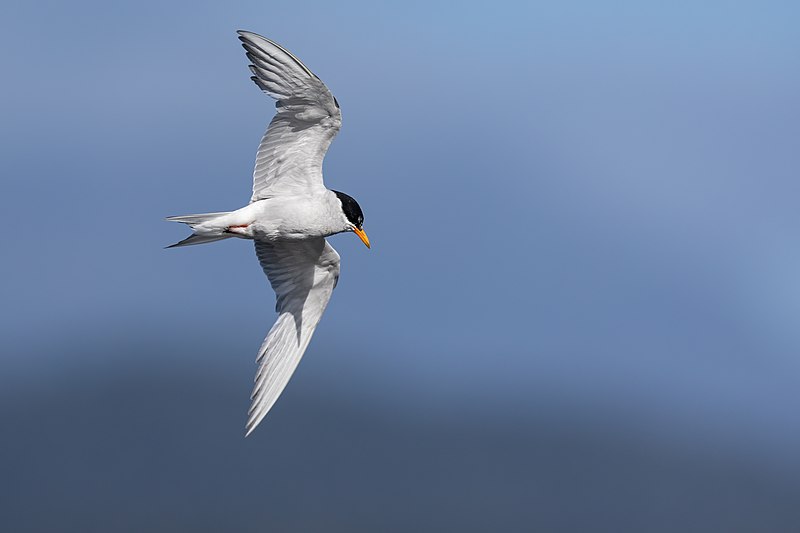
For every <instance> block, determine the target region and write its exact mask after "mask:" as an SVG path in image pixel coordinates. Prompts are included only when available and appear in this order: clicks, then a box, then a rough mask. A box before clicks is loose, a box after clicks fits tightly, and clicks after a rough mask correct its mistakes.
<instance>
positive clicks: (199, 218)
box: [167, 212, 233, 248]
mask: <svg viewBox="0 0 800 533" xmlns="http://www.w3.org/2000/svg"><path fill="white" fill-rule="evenodd" d="M227 214H228V213H227V212H221V213H199V214H196V215H181V216H177V217H167V220H169V221H170V222H182V223H183V224H188V225H189V227H191V228H192V231H193V232H194V233H193V234H192V235H190V236H189V237H187V238H185V239H183V240H182V241H180V242H176V243H175V244H171V245H169V246H167V248H178V247H180V246H191V245H193V244H204V243H207V242H214V241H221V240H222V239H227V238H229V237H233V235H231V234H229V233H225V230H224V229H223V228H220V227H218V226H217V227H215V226H214V225H212V224H206V222H209V221H212V220H214V219H215V218H218V217H221V216H223V215H227Z"/></svg>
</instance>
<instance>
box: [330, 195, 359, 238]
mask: <svg viewBox="0 0 800 533" xmlns="http://www.w3.org/2000/svg"><path fill="white" fill-rule="evenodd" d="M333 193H334V194H335V195H336V196H337V197H338V198H339V201H340V202H342V211H344V216H346V217H347V220H348V221H349V222H350V223H351V224H353V225H354V226H355V227H357V228H358V229H361V226H362V225H363V224H364V212H363V211H361V206H360V205H358V202H356V200H355V198H353V197H352V196H348V195H346V194H345V193H343V192H339V191H333Z"/></svg>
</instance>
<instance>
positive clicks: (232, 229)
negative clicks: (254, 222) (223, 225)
mask: <svg viewBox="0 0 800 533" xmlns="http://www.w3.org/2000/svg"><path fill="white" fill-rule="evenodd" d="M249 227H250V224H238V225H236V226H228V228H227V229H226V230H225V233H233V234H234V235H244V236H249V235H250V234H249V233H248V231H247V229H248V228H249Z"/></svg>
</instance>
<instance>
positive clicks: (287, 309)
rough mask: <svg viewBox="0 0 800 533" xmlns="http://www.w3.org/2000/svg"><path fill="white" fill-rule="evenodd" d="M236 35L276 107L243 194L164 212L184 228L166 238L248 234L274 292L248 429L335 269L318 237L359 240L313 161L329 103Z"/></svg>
mask: <svg viewBox="0 0 800 533" xmlns="http://www.w3.org/2000/svg"><path fill="white" fill-rule="evenodd" d="M239 39H240V40H241V41H242V44H243V46H244V48H245V50H246V51H247V57H248V58H249V59H250V61H252V63H253V64H252V65H250V70H251V71H252V72H253V74H254V75H253V77H252V80H253V81H254V82H255V83H256V85H258V86H259V87H260V88H261V89H262V90H263V91H264V92H266V93H267V94H269V95H270V96H272V97H273V98H275V99H276V100H277V101H278V102H277V104H276V107H277V113H276V115H275V117H274V118H273V119H272V122H270V125H269V128H268V129H267V132H266V133H265V134H264V137H263V139H262V140H261V144H260V145H259V148H258V153H257V155H256V166H255V170H254V172H253V194H252V197H251V199H250V203H249V204H248V205H246V206H244V207H242V208H240V209H237V210H235V211H230V212H219V213H204V214H196V215H185V216H177V217H169V218H168V220H172V221H175V222H183V223H185V224H188V225H189V226H191V228H192V231H193V233H192V235H191V236H189V237H188V238H186V239H184V240H183V241H181V242H179V243H176V244H174V245H172V247H179V246H187V245H193V244H202V243H207V242H212V241H217V240H221V239H226V238H230V237H238V238H243V239H251V240H253V241H255V247H256V255H257V256H258V260H259V262H260V263H261V267H262V268H263V270H264V273H265V274H266V275H267V277H268V278H269V281H270V283H271V284H272V288H273V290H274V291H275V294H276V296H277V305H276V310H277V312H278V320H277V321H276V322H275V324H274V325H273V327H272V329H270V331H269V333H268V334H267V337H266V339H265V340H264V342H263V344H262V345H261V349H260V350H259V354H258V359H257V361H258V363H259V369H258V373H257V374H256V386H255V389H254V390H253V395H252V399H253V402H252V405H251V407H250V413H249V419H248V421H247V434H250V432H252V431H253V429H255V427H256V426H257V425H258V423H259V422H260V421H261V420H262V419H263V418H264V416H265V415H266V414H267V412H268V411H269V410H270V408H271V407H272V405H273V404H274V403H275V401H276V400H277V399H278V396H279V395H280V393H281V392H282V391H283V388H284V387H285V386H286V384H287V383H288V381H289V378H290V377H291V375H292V373H293V372H294V370H295V368H296V367H297V364H298V363H299V361H300V358H301V357H302V356H303V353H304V352H305V349H306V347H307V346H308V343H309V341H310V340H311V336H312V335H313V333H314V329H315V328H316V326H317V324H318V323H319V320H320V318H321V317H322V313H323V312H324V311H325V307H326V306H327V304H328V301H329V300H330V297H331V294H332V292H333V289H334V287H335V286H336V282H337V281H338V278H339V254H338V253H336V250H334V249H333V247H331V245H330V244H328V242H327V241H326V240H325V237H328V236H330V235H334V234H336V233H342V232H346V231H352V232H354V233H356V234H357V235H358V237H359V238H360V239H361V240H362V241H363V242H364V244H365V245H367V247H369V240H368V239H367V236H366V234H365V233H364V231H363V229H362V224H363V221H364V216H363V213H362V212H361V207H360V206H359V205H358V203H357V202H356V201H355V200H354V199H353V198H351V197H350V196H348V195H346V194H344V193H341V192H338V191H332V190H328V189H327V188H325V185H324V184H323V181H322V160H323V158H324V157H325V153H326V152H327V150H328V146H329V145H330V143H331V141H332V140H333V138H334V137H335V136H336V133H337V132H338V131H339V128H340V127H341V112H340V111H339V104H338V102H337V101H336V99H335V98H333V95H332V94H331V93H330V91H329V90H328V88H327V87H326V86H325V84H323V83H322V81H321V80H320V79H319V78H318V77H317V76H316V75H314V74H313V73H312V72H311V71H310V70H309V69H308V68H307V67H306V66H305V65H303V64H302V63H301V62H300V60H298V59H297V58H296V57H295V56H293V55H292V54H291V53H290V52H288V51H287V50H286V49H284V48H283V47H281V46H280V45H278V44H276V43H274V42H272V41H270V40H268V39H266V38H264V37H261V36H260V35H256V34H254V33H250V32H244V31H240V32H239Z"/></svg>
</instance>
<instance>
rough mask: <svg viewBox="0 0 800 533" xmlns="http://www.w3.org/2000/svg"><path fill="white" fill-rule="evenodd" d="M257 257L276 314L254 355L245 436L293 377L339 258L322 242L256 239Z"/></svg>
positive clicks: (335, 274)
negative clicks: (272, 294) (255, 369)
mask: <svg viewBox="0 0 800 533" xmlns="http://www.w3.org/2000/svg"><path fill="white" fill-rule="evenodd" d="M256 255H257V256H258V260H259V262H260V263H261V268H263V269H264V273H265V274H266V275H267V277H268V278H269V282H270V283H271V284H272V289H273V290H274V291H275V294H276V296H277V305H276V310H277V312H278V314H279V316H278V320H277V321H276V322H275V325H273V326H272V329H271V330H269V333H268V334H267V338H266V339H264V343H263V344H262V345H261V349H260V350H259V351H258V359H257V360H256V362H257V363H258V364H259V367H258V373H257V374H256V379H255V382H256V384H255V388H254V389H253V394H252V396H251V398H252V400H253V403H252V404H251V406H250V411H249V413H248V420H247V435H249V434H250V433H251V432H252V431H253V430H254V429H255V427H256V426H257V425H258V423H259V422H261V420H262V419H263V418H264V416H266V414H267V413H268V412H269V410H270V409H271V408H272V406H273V405H274V404H275V401H276V400H277V399H278V396H280V395H281V392H283V389H284V387H286V384H287V383H288V382H289V378H291V377H292V374H293V373H294V370H295V368H297V364H298V363H299V362H300V358H301V357H303V352H305V351H306V347H307V346H308V343H309V341H310V340H311V336H312V335H313V334H314V330H315V329H316V327H317V324H318V323H319V320H320V318H322V313H323V312H324V311H325V307H326V306H327V305H328V301H329V300H330V299H331V294H332V293H333V288H334V287H335V286H336V281H337V280H338V279H339V254H338V253H336V250H334V249H333V247H332V246H331V245H330V244H328V243H327V241H325V239H323V238H315V239H304V240H301V241H281V242H278V243H271V242H266V241H256Z"/></svg>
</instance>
